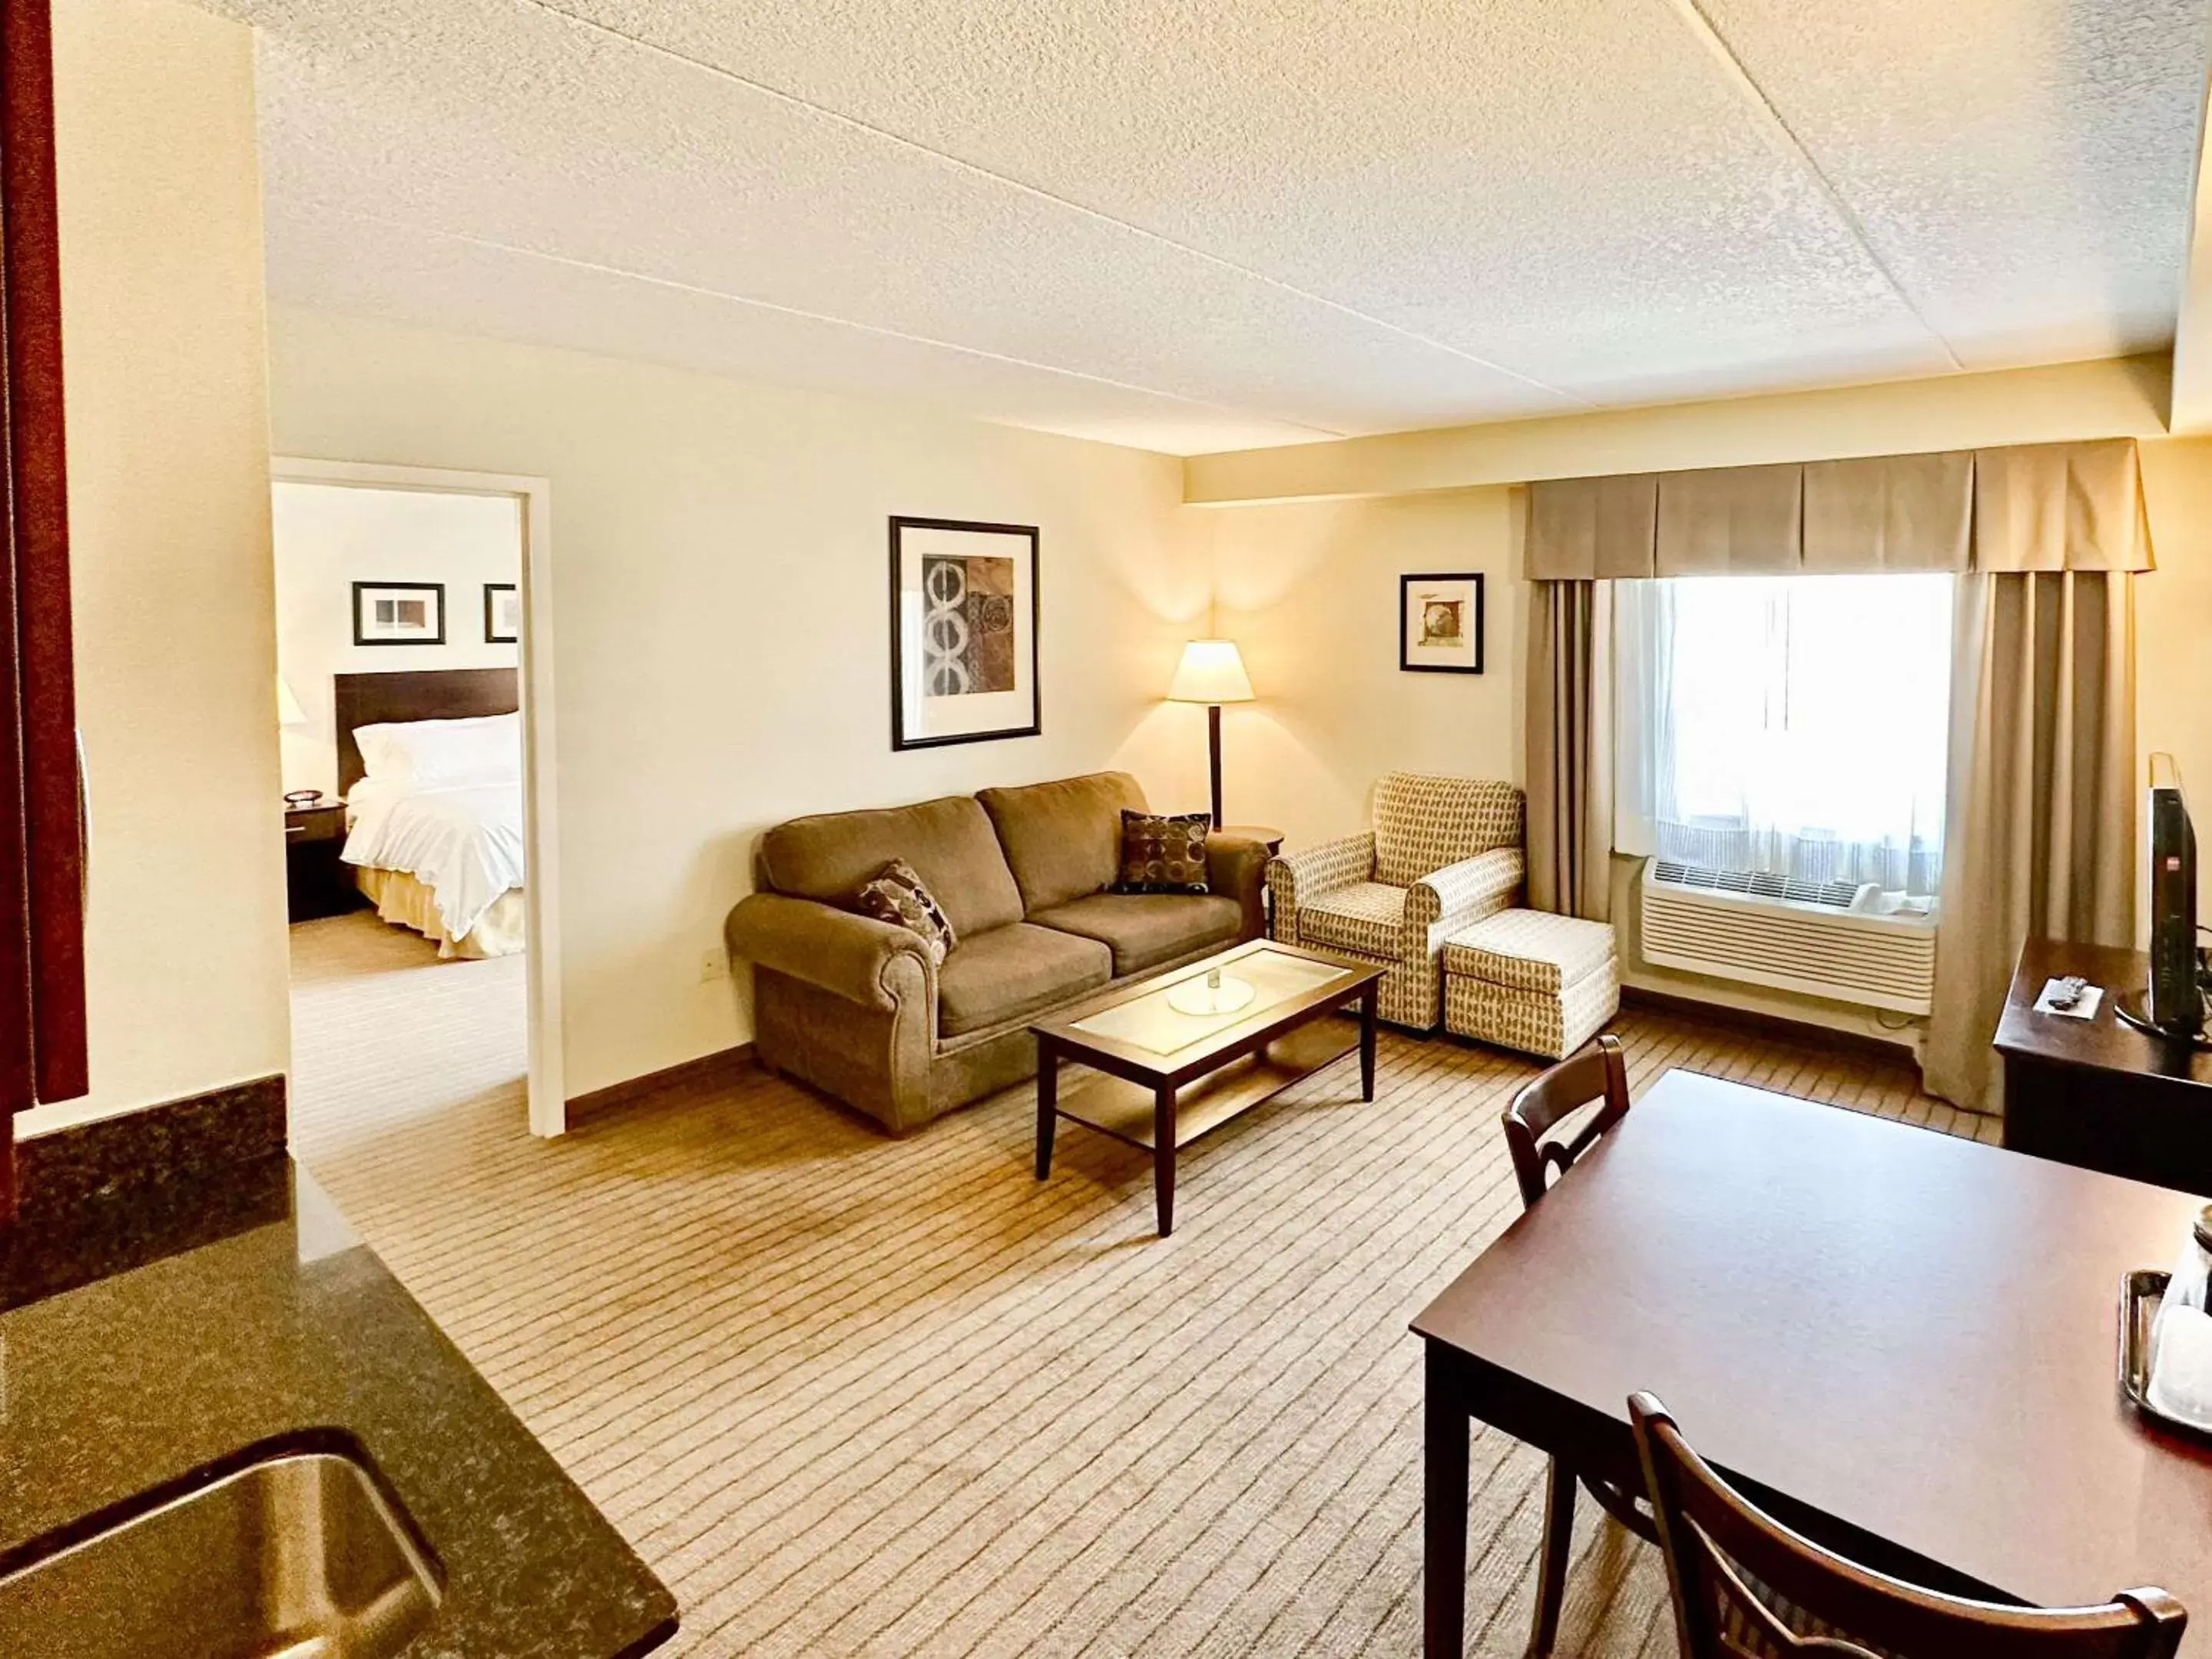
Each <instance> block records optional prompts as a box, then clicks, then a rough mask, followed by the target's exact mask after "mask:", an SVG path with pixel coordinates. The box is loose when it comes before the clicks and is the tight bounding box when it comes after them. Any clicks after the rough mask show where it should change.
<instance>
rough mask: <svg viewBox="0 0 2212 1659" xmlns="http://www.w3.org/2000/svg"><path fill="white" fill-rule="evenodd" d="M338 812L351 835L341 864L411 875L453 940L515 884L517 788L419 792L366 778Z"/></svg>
mask: <svg viewBox="0 0 2212 1659" xmlns="http://www.w3.org/2000/svg"><path fill="white" fill-rule="evenodd" d="M346 808H347V813H348V816H349V817H350V819H351V820H352V823H353V829H352V832H351V833H350V834H349V835H348V836H347V837H346V844H345V851H344V853H343V854H342V856H343V858H344V860H345V861H346V862H347V863H348V864H359V865H367V866H370V867H372V868H374V869H379V870H404V871H405V872H407V873H408V874H409V875H410V876H412V877H414V878H415V879H416V880H417V881H419V882H421V883H422V884H423V885H424V886H425V887H428V889H429V890H431V892H432V893H433V894H434V895H435V896H436V899H437V903H438V915H439V917H440V919H441V921H444V923H445V924H446V931H447V933H449V934H451V935H452V936H453V938H454V939H466V938H467V937H468V936H469V931H470V930H471V928H473V927H475V926H476V925H477V922H479V921H482V920H483V915H484V912H485V911H487V910H489V909H490V908H491V907H492V906H493V905H494V904H495V903H497V902H498V901H499V896H500V895H501V894H502V893H504V892H506V891H507V890H508V889H509V888H511V887H520V886H521V885H522V884H523V868H522V846H523V842H522V786H521V784H520V783H519V782H514V783H509V782H500V783H488V784H477V785H473V786H470V787H461V788H444V789H424V788H422V787H418V786H416V785H415V784H413V783H411V782H408V781H402V780H398V779H392V778H376V777H368V778H363V779H362V781H360V782H359V783H356V785H354V787H353V788H352V790H351V791H350V792H349V793H348V795H347V796H346Z"/></svg>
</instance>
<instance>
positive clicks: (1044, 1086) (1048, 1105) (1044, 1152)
mask: <svg viewBox="0 0 2212 1659" xmlns="http://www.w3.org/2000/svg"><path fill="white" fill-rule="evenodd" d="M1036 1089H1037V1145H1036V1178H1037V1179H1038V1180H1039V1181H1042V1180H1043V1179H1044V1178H1045V1177H1046V1176H1048V1175H1050V1174H1051V1173H1052V1132H1053V1131H1054V1129H1055V1128H1057V1127H1059V1126H1060V1114H1059V1113H1058V1112H1057V1111H1055V1110H1054V1108H1055V1107H1056V1106H1057V1105H1058V1104H1059V1103H1060V1050H1059V1049H1057V1048H1054V1047H1053V1045H1052V1042H1051V1041H1050V1040H1049V1039H1048V1038H1045V1037H1039V1038H1038V1039H1037V1085H1036Z"/></svg>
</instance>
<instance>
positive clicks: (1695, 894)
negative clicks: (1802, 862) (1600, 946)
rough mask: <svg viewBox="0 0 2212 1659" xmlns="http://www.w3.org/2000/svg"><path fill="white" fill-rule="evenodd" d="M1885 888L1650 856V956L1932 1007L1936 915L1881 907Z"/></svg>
mask: <svg viewBox="0 0 2212 1659" xmlns="http://www.w3.org/2000/svg"><path fill="white" fill-rule="evenodd" d="M1881 902H1882V901H1881V897H1880V893H1879V890H1878V889H1875V888H1871V887H1857V886H1854V885H1853V884H1850V882H1847V881H1837V882H1826V883H1821V882H1807V881H1795V880H1791V879H1790V878H1787V877H1784V876H1770V875H1764V874H1758V873H1753V872H1746V871H1734V870H1705V869H1700V868H1699V867H1698V866H1695V865H1688V864H1678V863H1676V862H1675V861H1674V860H1672V859H1651V860H1647V861H1646V863H1645V864H1644V900H1643V912H1642V915H1643V933H1644V939H1643V945H1644V960H1645V961H1647V962H1651V963H1657V964H1659V965H1660V966H1661V967H1664V968H1680V969H1684V970H1686V972H1689V973H1692V974H1705V975H1711V977H1713V978H1715V979H1730V980H1737V981H1741V982H1742V983H1744V984H1747V985H1765V986H1768V987H1771V988H1773V989H1775V990H1778V991H1796V992H1798V993H1800V994H1802V995H1805V996H1814V997H1826V998H1829V999H1830V1000H1833V1001H1837V1002H1852V1003H1857V1004H1860V1005H1862V1006H1865V1007H1869V1008H1886V1009H1888V1010H1889V1011H1891V1012H1893V1013H1900V1014H1924V1013H1926V1012H1928V1010H1929V1006H1930V1004H1931V1002H1932V1001H1933V1000H1934V996H1935V991H1936V918H1935V917H1934V916H1933V915H1930V914H1929V913H1927V912H1924V911H1915V910H1894V911H1892V912H1891V913H1890V914H1887V915H1885V914H1882V913H1881V909H1880V908H1878V907H1879V906H1880V905H1881Z"/></svg>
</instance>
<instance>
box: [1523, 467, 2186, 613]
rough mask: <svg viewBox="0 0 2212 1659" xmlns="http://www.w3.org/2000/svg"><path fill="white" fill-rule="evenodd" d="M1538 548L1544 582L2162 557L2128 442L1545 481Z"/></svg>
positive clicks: (1538, 505) (1537, 568)
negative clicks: (2154, 552) (2154, 549)
mask: <svg viewBox="0 0 2212 1659" xmlns="http://www.w3.org/2000/svg"><path fill="white" fill-rule="evenodd" d="M2151 567H2152V557H2151V545H2150V525H2149V520H2148V515H2147V514H2146V513H2145V511H2144V508H2143V500H2142V471H2141V468H2140V466H2139V465H2138V462H2137V459H2136V443H2135V440H2133V439H2132V438H2117V439H2112V440H2108V441H2099V442H2093V443H2067V444H2030V445H2023V446H2018V447H2011V448H2005V449H1981V450H1951V451H1947V452H1943V453H1936V454H1929V455H1884V456H1875V457H1871V458H1869V459H1859V460H1847V461H1813V462H1807V463H1804V464H1802V465H1798V464H1790V465H1779V466H1736V467H1717V468H1711V469H1708V470H1705V471H1692V472H1644V473H1634V474H1629V475H1626V476H1622V477H1607V478H1557V479H1546V480H1544V481H1542V482H1540V483H1533V484H1531V485H1530V486H1529V487H1528V574H1529V575H1530V576H1532V577H1534V578H1535V579H1536V580H1540V581H1590V580H1607V579H1609V578H1622V577H1631V578H1632V577H1639V576H1701V575H1718V574H1734V575H1800V574H1821V575H1844V574H1866V573H1875V572H1883V571H1888V572H1899V571H1942V570H1952V571H1966V570H2148V569H2149V568H2151Z"/></svg>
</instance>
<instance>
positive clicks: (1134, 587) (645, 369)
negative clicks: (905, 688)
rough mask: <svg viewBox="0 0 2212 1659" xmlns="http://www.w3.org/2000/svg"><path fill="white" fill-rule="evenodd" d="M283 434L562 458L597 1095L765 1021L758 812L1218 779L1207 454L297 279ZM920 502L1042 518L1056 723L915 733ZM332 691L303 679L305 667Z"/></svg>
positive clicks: (468, 464)
mask: <svg viewBox="0 0 2212 1659" xmlns="http://www.w3.org/2000/svg"><path fill="white" fill-rule="evenodd" d="M272 327H273V352H272V356H273V380H272V386H273V400H274V409H275V424H276V447H277V448H278V450H279V451H280V452H281V453H285V454H288V455H301V456H309V457H314V458H319V459H335V460H352V461H380V462H392V463H399V464H404V465H419V466H443V467H453V468H464V469H472V470H477V471H493V472H505V473H520V474H530V475H539V476H544V477H548V478H550V480H551V513H552V548H553V554H552V558H553V568H554V571H555V578H554V606H553V610H554V665H555V674H556V700H557V704H558V707H557V710H556V713H557V716H558V723H559V731H560V769H559V775H560V799H559V802H558V813H559V828H560V836H561V859H562V884H561V890H560V906H561V927H562V949H563V953H564V963H563V973H562V989H563V995H564V1000H565V1003H566V1007H567V1016H566V1018H567V1025H568V1030H567V1031H566V1034H565V1039H566V1040H565V1044H564V1054H565V1058H566V1061H567V1066H568V1091H569V1093H570V1094H571V1095H572V1096H573V1095H575V1094H579V1093H582V1092H585V1091H589V1090H592V1089H594V1088H597V1087H599V1086H602V1085H606V1084H610V1083H613V1082H617V1081H619V1080H622V1079H626V1078H629V1077H633V1076H636V1075H638V1074H641V1073H646V1072H649V1071H653V1070H656V1069H658V1068H659V1067H662V1066H671V1065H674V1064H677V1063H678V1062H680V1061H683V1060H688V1059H690V1058H692V1057H694V1056H696V1055H699V1054H706V1053H710V1052H712V1051H714V1050H715V1049H719V1048H724V1047H726V1046H728V1045H730V1044H732V1043H734V1042H741V1041H743V1040H744V1038H745V1037H746V1036H748V1035H749V1032H750V1020H749V1014H748V1011H747V1009H746V1008H745V1006H744V1000H743V981H742V977H740V978H739V980H738V981H735V982H732V981H720V982H702V980H701V977H700V970H701V963H702V957H704V956H705V955H706V954H708V953H709V952H712V951H717V950H718V949H719V947H720V937H721V926H722V918H723V916H724V915H725V914H726V912H727V911H728V909H729V908H730V906H731V904H732V902H735V900H736V899H737V898H738V896H740V895H742V894H743V893H744V892H745V891H746V890H748V888H749V885H750V871H751V854H752V848H753V843H754V842H755V840H756V839H757V836H758V835H759V832H760V831H761V830H762V829H764V828H766V827H767V826H769V825H770V824H772V823H776V822H778V821H779V820H781V819H783V818H785V817H791V816H793V815H795V814H798V813H801V812H813V811H831V810H836V809H838V808H842V807H851V806H862V805H886V804H891V803H896V802H901V801H908V800H914V799H921V798H922V797H926V796H929V795H934V794H943V793H964V792H966V791H969V790H973V789H975V788H978V787H981V786H983V785H986V784H992V783H1006V782H1020V781H1030V780H1035V779H1041V778H1048V777H1055V776H1060V775H1066V774H1068V773H1072V772H1077V771H1082V770H1086V769H1094V768H1097V767H1102V766H1108V765H1126V766H1128V767H1129V768H1131V769H1133V770H1134V771H1135V772H1136V773H1137V774H1138V775H1139V777H1140V778H1141V779H1142V780H1143V781H1144V782H1145V785H1146V788H1147V790H1148V791H1149V792H1150V793H1151V794H1152V799H1153V801H1154V803H1155V804H1156V805H1164V806H1179V807H1186V808H1187V807H1190V806H1193V805H1203V802H1204V794H1203V792H1204V787H1205V785H1204V777H1203V756H1204V741H1205V739H1204V726H1203V718H1204V711H1203V710H1200V709H1197V708H1180V707H1172V706H1169V705H1166V704H1164V703H1163V702H1161V701H1160V698H1161V694H1162V693H1163V692H1164V691H1165V690H1166V688H1167V683H1168V679H1169V678H1170V674H1171V673H1172V672H1173V670H1174V666H1175V662H1176V655H1177V653H1178V651H1179V649H1180V645H1181V641H1182V639H1183V638H1184V637H1185V636H1186V635H1188V634H1189V633H1191V632H1193V631H1195V627H1194V624H1195V623H1196V622H1200V621H1202V620H1203V612H1204V606H1205V599H1206V580H1207V576H1206V569H1205V568H1204V563H1203V560H1202V559H1201V558H1199V557H1197V556H1194V541H1193V538H1194V536H1195V535H1197V534H1198V533H1199V532H1200V530H1201V529H1202V526H1199V525H1197V524H1195V523H1194V522H1193V521H1192V520H1191V519H1190V518H1188V517H1186V516H1185V515H1184V514H1183V513H1182V511H1181V509H1180V508H1179V507H1178V505H1177V502H1178V499H1179V495H1180V492H1181V486H1182V471H1181V465H1180V463H1178V462H1176V461H1175V460H1173V459H1168V458H1165V457H1162V456H1158V455H1150V454H1146V453H1140V452H1138V451H1134V450H1127V449H1117V448H1114V447H1108V446H1105V445H1099V444H1091V443H1083V442H1079V441H1074V440H1071V439H1064V438H1055V437H1049V436H1045V435H1040V434H1036V433H1030V432H1023V431H1018V430H1015V429H1013V428H1004V427H993V426H986V425H981V424H978V423H975V422H964V421H957V420H951V419H947V418H946V417H945V416H942V415H939V414H933V413H930V412H928V411H925V410H907V409H905V408H903V407H900V406H896V405H892V404H869V403H862V402H859V401H856V400H853V399H849V398H834V397H828V396H823V395H819V394H812V393H803V392H786V391H777V390H772V389H769V388H765V387H761V386H748V385H743V384H739V383H738V382H735V381H731V380H719V379H715V378H713V377H710V376H706V375H701V374H687V373H684V372H680V371H678V370H674V369H668V368H656V367H653V366H649V365H647V364H642V363H636V362H619V361H617V360H614V359H611V358H603V357H595V356H586V355H584V354H580V353H575V352H565V351H555V350H548V349H542V348H538V347H532V346H523V345H515V344H509V343H501V342H496V341H492V340H486V339H477V338H467V337H458V336H449V335H441V334H435V333H430V332H426V331H418V330H414V329H410V328H404V327H399V326H396V325H387V324H383V323H378V322H372V321H368V320H363V319H349V318H343V317H337V316H331V315H327V314H322V313H307V312H297V311H290V310H287V309H285V308H283V307H279V308H277V310H276V313H274V319H273V325H272ZM892 513H910V514H917V515H923V516H933V517H941V518H964V519H984V520H1000V521H1011V522H1015V523H1024V524H1035V525H1036V526H1039V527H1040V529H1041V530H1042V553H1043V574H1042V599H1043V606H1044V617H1043V635H1042V637H1043V641H1044V674H1043V690H1044V707H1043V726H1044V732H1043V735H1042V737H1037V738H1017V739H1012V740H1007V741H1003V742H996V743H983V744H967V745H961V746H957V747H952V748H945V749H937V750H921V751H915V752H910V753H906V754H894V753H892V751H891V749H890V709H889V706H888V702H887V698H888V690H887V679H886V675H887V668H886V664H887V660H888V655H889V643H888V633H889V619H888V609H889V602H888V599H887V592H888V582H889V575H888V559H889V552H888V547H887V542H886V524H885V521H886V520H887V519H888V517H889V516H890V514H892ZM303 695H304V693H303Z"/></svg>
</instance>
